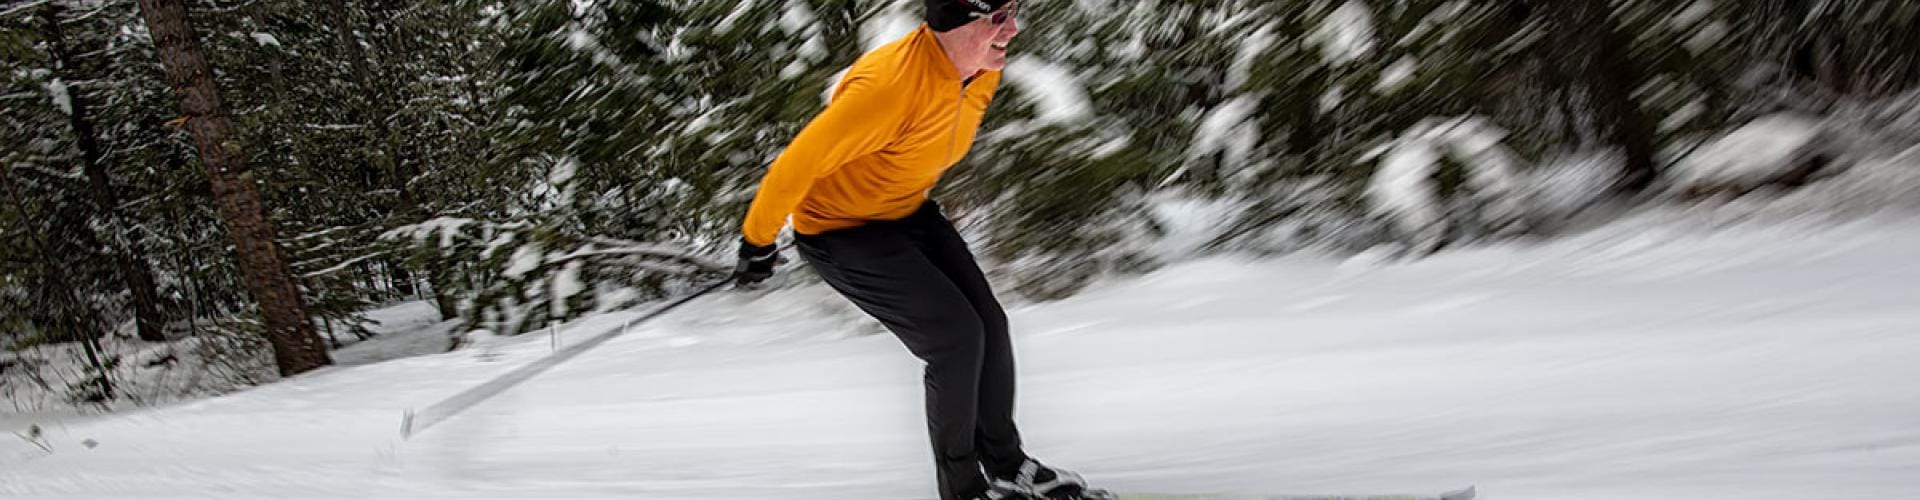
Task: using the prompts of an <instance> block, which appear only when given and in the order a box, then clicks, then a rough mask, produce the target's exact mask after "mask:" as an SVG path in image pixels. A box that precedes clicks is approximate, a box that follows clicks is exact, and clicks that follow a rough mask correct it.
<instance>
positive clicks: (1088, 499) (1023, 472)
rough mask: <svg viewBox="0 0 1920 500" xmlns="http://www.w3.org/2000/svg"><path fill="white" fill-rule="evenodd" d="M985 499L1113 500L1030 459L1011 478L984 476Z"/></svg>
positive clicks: (1077, 477)
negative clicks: (985, 480) (985, 486)
mask: <svg viewBox="0 0 1920 500" xmlns="http://www.w3.org/2000/svg"><path fill="white" fill-rule="evenodd" d="M987 487H988V490H987V498H989V499H994V500H1000V499H1007V500H1014V499H1018V500H1113V499H1114V498H1116V497H1115V496H1114V495H1113V493H1110V492H1108V491H1107V490H1101V489H1094V488H1090V487H1087V481H1086V480H1085V479H1081V478H1080V475H1079V474H1075V473H1073V472H1071V471H1066V470H1061V469H1055V468H1052V467H1047V466H1045V465H1041V464H1040V462H1038V461H1035V460H1034V459H1031V458H1029V459H1027V461H1026V463H1022V464H1020V470H1018V471H1016V472H1014V474H1013V475H1012V476H1011V477H991V476H989V477H988V486H987Z"/></svg>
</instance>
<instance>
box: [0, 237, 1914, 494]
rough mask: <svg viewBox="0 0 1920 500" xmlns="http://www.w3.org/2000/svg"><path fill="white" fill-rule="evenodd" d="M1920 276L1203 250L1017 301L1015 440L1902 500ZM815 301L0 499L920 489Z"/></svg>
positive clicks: (137, 444) (1738, 243) (394, 371)
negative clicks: (444, 406)
mask: <svg viewBox="0 0 1920 500" xmlns="http://www.w3.org/2000/svg"><path fill="white" fill-rule="evenodd" d="M1916 256H1920V220H1914V219H1911V218H1907V219H1877V220H1875V221H1872V222H1861V223H1855V224H1850V225H1845V226H1841V227H1837V228H1826V229H1810V228H1805V227H1795V226H1794V225H1792V224H1782V225H1778V226H1771V227H1765V228H1755V227H1749V228H1740V229H1729V230H1722V231H1719V232H1714V233H1710V234H1669V233H1665V232H1661V231H1655V230H1651V229H1644V230H1636V231H1632V232H1625V230H1620V231H1613V232H1608V231H1600V232H1597V233H1596V234H1591V235H1587V236H1584V237H1574V238H1569V239H1566V240H1562V241H1555V242H1548V243H1544V244H1539V245H1534V246H1525V245H1518V244H1515V245H1505V246H1498V247H1491V248H1482V249H1471V250H1461V251H1457V252H1451V253H1443V254H1439V255H1436V256H1434V257H1433V258H1430V259H1427V260H1423V261H1417V262H1410V263H1372V262H1370V263H1363V264H1355V263H1352V262H1349V263H1339V262H1329V261H1326V260H1325V259H1317V258H1307V257H1294V258H1283V259H1277V260H1266V261H1246V260H1237V259H1231V258H1216V259H1210V260H1203V261H1198V262H1192V263H1187V264H1182V265H1178V266H1173V267H1170V268H1167V269H1164V270H1162V271H1160V272H1157V273H1155V274H1152V275H1148V276H1144V277H1139V278H1132V279H1125V280H1113V281H1109V282H1107V283H1104V284H1103V285H1102V286H1100V287H1098V288H1096V289H1093V290H1091V291H1089V292H1087V293H1085V294H1082V295H1080V296H1076V297H1073V298H1071V299H1068V300H1065V301H1060V302H1054V303H1047V304H1039V305H1031V304H1029V305H1016V306H1012V307H1011V315H1012V320H1013V323H1014V330H1015V332H1016V340H1015V342H1016V349H1017V350H1018V357H1019V365H1020V368H1019V369H1020V371H1021V384H1022V386H1021V389H1020V395H1019V397H1020V409H1019V418H1020V421H1021V424H1022V429H1023V433H1024V434H1025V437H1026V440H1027V447H1028V449H1029V451H1030V452H1031V453H1033V454H1034V455H1035V456H1037V457H1039V458H1041V459H1042V460H1045V461H1048V462H1049V463H1053V464H1057V465H1060V466H1064V467H1068V468H1071V469H1076V470H1079V471H1081V472H1083V473H1084V474H1085V475H1087V476H1088V477H1089V478H1090V479H1091V480H1093V481H1095V482H1096V483H1097V484H1099V485H1102V486H1106V487H1109V488H1112V489H1115V490H1124V491H1142V492H1176V493H1177V492H1227V493H1233V492H1239V493H1254V492H1258V493H1436V492H1439V491H1442V490H1448V489H1453V488H1457V487H1463V486H1466V485H1468V484H1474V485H1478V486H1479V488H1480V491H1481V494H1482V498H1487V499H1496V500H1497V499H1609V500H1615V499H1620V498H1632V499H1636V500H1641V499H1658V498H1674V499H1712V498H1739V499H1745V500H1755V499H1796V500H1803V499H1811V498H1830V499H1853V498H1861V499H1865V498H1875V499H1880V498H1911V497H1912V495H1914V494H1915V492H1920V425H1916V424H1920V391H1914V390H1913V389H1912V387H1911V384H1912V383H1913V381H1915V380H1920V363H1917V362H1915V361H1914V360H1915V359H1920V335H1916V333H1917V332H1920V308H1917V307H1915V306H1916V305H1920V259H1916ZM826 293H829V292H827V291H826V290H825V289H824V288H817V287H816V288H811V289H803V290H784V291H778V292H774V293H772V294H768V295H766V296H765V298H763V299H762V300H758V301H749V300H746V298H744V297H743V296H741V295H738V294H733V295H727V296H719V297H710V298H705V299H701V300H699V301H695V302H693V303H690V304H689V305H688V307H686V308H685V309H683V310H681V311H676V312H674V313H673V314H670V315H667V316H665V317H662V318H661V319H659V320H657V321H656V322H654V323H652V324H648V325H643V326H641V327H637V328H636V329H635V331H633V332H632V333H631V334H629V335H626V336H624V337H621V338H619V339H615V340H613V341H612V342H609V343H608V344H606V345H603V346H601V347H600V348H598V349H596V350H594V351H590V352H587V353H585V354H583V355H581V356H580V357H579V358H576V359H574V360H572V361H569V362H568V363H566V364H562V365H559V366H557V367H555V368H554V369H553V370H551V371H549V372H547V373H545V374H543V375H541V376H539V377H536V378H534V379H532V380H530V381H528V382H527V383H525V384H523V385H521V386H519V387H516V388H514V389H512V390H509V391H507V392H505V393H502V394H500V395H499V396H497V397H496V398H495V399H492V400H489V401H487V402H485V403H482V404H480V405H478V406H476V407H474V408H472V409H470V410H468V412H467V413H464V414H462V415H460V416H457V417H455V418H453V419H451V420H448V421H446V422H445V423H443V424H441V425H439V426H437V427H434V428H433V429H431V430H430V431H428V432H426V433H425V434H423V435H420V436H416V437H415V438H414V439H413V440H411V441H404V442H403V441H400V440H399V438H398V435H397V433H398V426H399V419H400V415H401V411H402V410H403V409H405V408H408V407H410V406H411V407H424V406H425V405H428V404H431V403H433V402H434V401H437V400H439V399H440V398H443V397H445V396H448V395H451V394H453V393H456V392H459V391H460V390H462V389H465V388H467V387H471V386H473V385H475V384H478V383H480V382H482V381H485V380H487V379H489V378H491V377H492V376H494V375H497V374H499V373H503V372H505V371H507V370H510V369H512V368H513V367H514V366H518V365H519V364H521V363H526V362H529V361H532V360H534V359H538V358H539V357H540V356H543V355H546V354H547V353H548V352H549V351H550V350H551V347H550V345H549V340H548V339H547V338H546V336H545V335H529V336H524V337H518V338H508V339H493V340H494V341H496V342H498V344H496V345H493V346H490V347H487V348H485V349H479V348H476V349H472V350H463V351H459V352H453V353H446V354H435V355H425V356H415V357H406V358H402V359H396V360H392V361H385V362H372V361H377V359H369V360H368V361H369V362H372V363H371V364H366V365H361V366H351V367H332V368H327V369H323V370H321V371H319V372H316V373H313V374H309V375H303V376H300V377H297V378H295V379H293V380H290V381H285V382H282V383H277V384H271V385H267V386H263V387H258V388H254V389H251V390H247V391H244V392H241V393H237V394H232V395H228V396H225V397H220V398H213V399H207V400H201V401H194V402H188V403H183V404H178V405H173V406H169V407H163V408H155V409H147V410H139V411H132V412H128V413H124V414H119V415H114V416H109V417H91V418H79V419H75V420H73V421H71V422H65V423H63V422H58V421H54V422H40V424H41V427H43V429H44V430H45V431H46V442H47V443H48V444H49V445H50V446H51V447H52V448H53V451H52V452H51V453H48V452H45V451H42V450H41V449H40V448H39V447H37V446H34V445H32V444H29V443H28V442H27V441H25V440H23V439H13V438H8V439H5V440H0V443H4V444H0V495H21V496H60V497H71V496H130V495H140V496H156V495H157V496H171V497H193V498H206V497H222V498H255V497H263V496H272V497H326V498H338V497H362V498H400V497H405V498H419V497H442V498H444V497H461V498H471V497H492V498H525V497H543V498H545V497H622V498H702V499H704V498H768V499H771V498H823V499H824V498H837V499H863V498H872V499H894V500H898V499H906V498H925V497H930V496H931V493H932V472H931V467H930V466H931V457H930V456H929V453H928V451H927V450H926V446H927V445H926V437H925V434H924V427H923V425H924V424H923V423H922V420H921V414H920V412H921V401H920V378H919V367H918V363H917V361H915V360H913V359H912V358H911V357H910V356H909V355H908V353H907V352H906V350H905V349H904V348H903V347H901V346H900V345H899V344H898V343H897V342H896V341H894V340H893V339H892V338H890V337H888V336H885V335H864V336H863V335H857V334H856V333H857V332H859V331H863V330H862V328H863V327H862V326H860V325H858V324H856V323H854V322H851V321H849V320H848V318H849V317H848V316H846V315H845V314H843V313H839V314H836V313H829V312H823V309H822V306H821V304H822V303H823V300H822V299H821V294H826ZM642 312H644V308H643V309H642V310H639V311H633V312H622V313H613V314H605V315H599V316H593V317H589V318H586V319H583V320H580V321H576V322H574V323H573V324H570V325H567V326H566V327H565V329H564V330H563V333H562V340H563V341H578V340H583V339H585V338H587V337H586V336H588V335H592V334H595V333H597V332H602V331H605V330H607V329H610V328H617V327H619V325H621V324H622V323H623V322H624V321H625V320H626V319H628V318H632V317H635V316H637V315H638V314H640V313H642ZM770 319H776V320H779V321H770ZM568 339H573V340H568ZM483 350H484V351H485V352H487V353H490V354H488V355H487V356H482V351H483ZM483 359H492V360H493V361H483ZM7 425H9V426H10V428H9V429H8V430H9V431H14V430H17V429H16V428H15V427H24V425H26V424H25V423H24V422H21V423H17V425H16V423H15V422H11V421H9V422H8V424H7ZM87 439H92V440H94V441H95V442H97V443H98V446H96V447H92V448H88V447H86V446H83V445H82V444H81V443H82V441H83V440H87Z"/></svg>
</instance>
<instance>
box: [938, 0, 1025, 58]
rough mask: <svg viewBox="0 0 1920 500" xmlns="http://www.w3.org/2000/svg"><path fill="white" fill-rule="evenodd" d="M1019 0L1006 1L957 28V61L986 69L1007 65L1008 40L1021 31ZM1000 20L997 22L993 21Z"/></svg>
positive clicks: (954, 51) (954, 53)
mask: <svg viewBox="0 0 1920 500" xmlns="http://www.w3.org/2000/svg"><path fill="white" fill-rule="evenodd" d="M1019 9H1020V2H1007V4H1006V5H1002V6H1000V9H999V10H995V11H993V12H991V13H988V14H981V15H979V16H976V17H975V18H974V20H973V22H970V23H967V24H965V25H962V26H960V27H958V28H954V29H953V31H952V32H951V33H952V35H954V36H953V37H951V38H952V39H954V40H957V41H958V43H956V44H955V45H958V46H957V47H953V49H954V50H953V55H954V59H956V60H955V61H954V62H955V63H957V64H956V65H957V66H960V67H963V68H964V67H976V68H980V69H981V70H985V71H998V70H1000V69H1001V68H1005V67H1006V66H1007V42H1009V41H1012V40H1013V37H1014V35H1019V34H1020V21H1019V20H1018V19H1017V18H1016V16H1015V14H1016V13H1018V12H1019ZM995 20H999V21H1001V22H1000V23H998V24H995V23H994V21H995Z"/></svg>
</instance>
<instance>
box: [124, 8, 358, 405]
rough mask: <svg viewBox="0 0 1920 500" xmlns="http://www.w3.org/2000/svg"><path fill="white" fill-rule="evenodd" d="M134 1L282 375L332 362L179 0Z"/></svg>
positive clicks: (184, 9)
mask: <svg viewBox="0 0 1920 500" xmlns="http://www.w3.org/2000/svg"><path fill="white" fill-rule="evenodd" d="M136 1H137V3H138V4H139V5H140V13H141V16H142V17H144V18H145V19H146V22H147V29H148V31H150V32H151V33H152V35H153V45H154V49H155V51H156V52H158V53H159V56H160V62H161V64H162V65H163V66H165V67H166V70H167V82H168V83H169V84H170V85H171V86H172V87H173V90H174V91H175V92H176V93H178V94H179V95H180V112H181V114H182V115H184V117H183V118H184V119H185V124H186V128H187V131H188V132H189V133H191V134H192V135H193V141H194V146H195V148H196V149H198V150H199V152H200V163H201V165H202V166H203V167H204V168H206V170H207V180H208V181H209V183H210V184H212V187H213V200H214V204H215V205H216V207H217V208H218V210H219V213H220V217H221V219H223V220H225V222H226V225H227V235H228V236H229V237H230V238H232V239H233V245H234V251H235V253H236V254H237V255H236V257H237V258H238V259H239V260H238V263H239V266H240V272H241V274H242V276H243V277H244V278H245V280H246V283H247V292H248V293H250V294H251V295H252V296H253V299H254V301H255V302H257V303H259V305H260V314H261V316H262V319H264V323H265V325H266V329H267V341H268V342H269V343H271V344H272V345H273V351H274V352H273V355H274V361H275V362H276V364H278V365H279V368H280V375H281V376H290V375H295V374H299V373H301V372H305V371H308V370H312V369H314V368H319V367H321V366H326V365H327V364H330V363H331V362H332V361H331V360H330V359H328V357H327V349H326V346H325V344H323V343H322V342H321V341H320V337H319V335H318V334H317V333H315V332H314V329H313V324H312V323H311V322H309V321H307V308H306V303H305V299H304V298H303V297H301V296H300V287H299V286H298V284H297V283H295V282H294V277H293V270H292V268H291V267H289V266H288V264H287V259H286V254H285V253H284V252H283V251H281V249H280V245H279V243H278V242H276V241H274V230H273V224H272V221H270V220H268V219H267V210H266V207H265V206H264V205H263V204H262V203H261V201H260V192H259V187H258V186H257V185H256V182H257V181H256V180H255V179H254V175H253V171H252V170H250V169H249V168H248V166H247V157H246V155H245V154H244V152H243V151H241V146H240V143H239V137H237V136H236V135H235V134H234V132H233V124H232V122H231V121H230V120H228V118H227V112H226V109H225V104H224V103H222V102H221V99H220V89H219V87H218V86H217V85H215V83H214V81H213V67H212V65H211V64H208V63H207V59H206V57H205V55H204V54H203V53H202V52H201V48H200V43H199V41H198V40H197V39H195V37H194V34H193V27H192V25H191V24H189V23H188V20H187V7H186V4H185V3H184V2H183V0H136Z"/></svg>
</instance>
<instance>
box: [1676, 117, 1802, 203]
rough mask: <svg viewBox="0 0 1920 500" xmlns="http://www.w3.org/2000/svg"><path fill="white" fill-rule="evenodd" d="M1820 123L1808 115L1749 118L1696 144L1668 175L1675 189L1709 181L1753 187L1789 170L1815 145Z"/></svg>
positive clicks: (1709, 182)
mask: <svg viewBox="0 0 1920 500" xmlns="http://www.w3.org/2000/svg"><path fill="white" fill-rule="evenodd" d="M1820 129H1821V126H1820V122H1819V121H1818V120H1816V119H1814V118H1812V117H1807V116H1801V115H1795V114H1790V113H1780V114H1774V115H1768V116H1765V117H1761V118H1759V119H1756V120H1754V121H1753V122H1751V123H1748V124H1746V125H1745V126H1742V127H1740V128H1738V129H1735V130H1734V131H1732V132H1729V133H1727V134H1726V135H1723V136H1721V137H1718V138H1715V139H1712V140H1710V141H1708V142H1707V143H1706V144H1703V145H1701V146H1700V148H1699V149H1697V150H1695V151H1694V152H1693V154H1691V155H1688V156H1687V157H1686V158H1685V159H1683V160H1682V161H1680V162H1679V163H1678V164H1676V165H1675V166H1674V168H1673V169H1672V171H1671V172H1670V173H1669V175H1671V176H1673V182H1674V184H1675V185H1676V186H1677V187H1680V188H1690V187H1695V186H1712V185H1729V184H1733V185H1744V186H1752V185H1757V184H1759V183H1761V182H1762V181H1765V180H1767V179H1770V178H1773V177H1776V176H1779V175H1780V174H1782V173H1785V172H1787V171H1789V170H1792V169H1793V168H1794V167H1795V165H1796V163H1798V161H1799V160H1800V159H1801V158H1802V157H1803V156H1804V155H1805V154H1807V153H1808V148H1811V147H1817V146H1819V144H1817V143H1816V142H1815V139H1816V138H1818V137H1819V135H1820Z"/></svg>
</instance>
